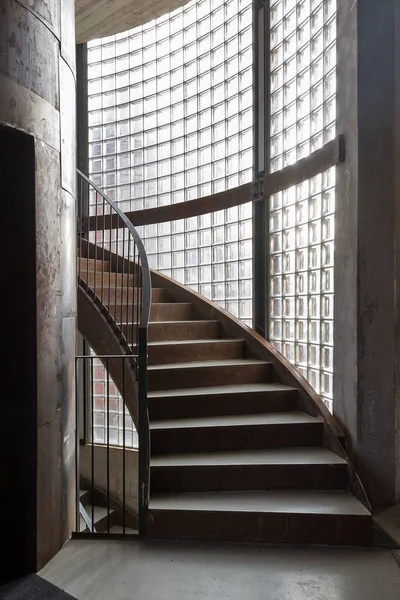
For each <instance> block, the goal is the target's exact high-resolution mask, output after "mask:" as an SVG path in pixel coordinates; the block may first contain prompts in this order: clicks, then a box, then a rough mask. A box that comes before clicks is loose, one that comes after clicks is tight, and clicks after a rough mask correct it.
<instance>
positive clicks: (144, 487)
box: [138, 327, 149, 535]
mask: <svg viewBox="0 0 400 600" xmlns="http://www.w3.org/2000/svg"><path fill="white" fill-rule="evenodd" d="M138 396H139V411H138V417H139V418H138V421H139V431H138V434H139V533H140V534H141V535H145V534H146V533H147V521H148V492H149V481H148V477H149V439H148V412H147V327H140V329H139V394H138Z"/></svg>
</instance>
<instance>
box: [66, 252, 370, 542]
mask: <svg viewBox="0 0 400 600" xmlns="http://www.w3.org/2000/svg"><path fill="white" fill-rule="evenodd" d="M103 256H104V251H103ZM107 256H114V257H115V255H112V253H108V252H107V253H106V259H107ZM107 260H108V259H107ZM114 262H115V261H114ZM121 262H122V259H121ZM102 264H103V263H101V262H99V261H97V266H96V269H100V272H99V273H97V274H95V273H91V274H90V277H91V278H92V279H91V280H90V281H97V283H98V286H100V289H99V290H98V291H97V292H96V294H97V295H98V296H99V297H100V298H102V299H103V301H104V298H105V296H106V294H107V293H108V294H109V289H110V288H109V286H110V282H109V281H108V280H107V282H106V283H104V279H102V273H101V269H102V268H103V267H102ZM107 273H108V274H109V264H108V263H107ZM111 277H112V276H111V275H110V274H109V278H111ZM119 277H120V275H119V274H117V273H115V276H114V278H113V280H112V282H111V283H112V285H113V286H115V288H116V290H117V291H118V278H119ZM90 281H88V282H87V283H88V284H89V285H90ZM100 282H103V283H102V284H100ZM101 285H103V288H101ZM152 285H153V292H152V305H151V316H150V323H149V327H148V342H149V344H148V363H149V366H148V390H149V392H148V410H149V418H150V438H151V462H150V498H149V512H148V535H149V536H151V537H158V538H186V539H208V540H234V541H257V542H287V543H321V544H369V543H370V540H371V528H372V520H371V514H370V507H369V504H368V500H367V498H366V496H365V493H364V490H363V488H362V486H361V484H360V482H359V480H358V478H357V476H356V474H355V473H354V470H353V468H352V466H351V464H350V463H349V460H348V458H347V456H346V453H345V451H344V449H343V435H342V432H341V430H340V428H339V427H338V425H337V423H336V421H335V420H334V418H333V417H332V416H331V415H330V413H329V412H328V411H327V409H326V408H325V406H324V404H323V403H322V401H321V400H320V399H319V398H318V397H317V396H316V394H315V392H314V391H313V390H312V389H311V388H310V386H309V385H308V384H307V382H306V381H305V380H304V379H303V378H302V377H301V376H300V375H299V374H298V373H297V372H296V371H295V370H294V369H293V368H292V367H291V365H290V364H289V363H288V362H287V361H286V360H285V359H284V358H283V357H282V356H281V355H279V353H277V352H276V351H275V350H274V348H273V347H272V345H270V344H269V343H268V342H267V341H265V340H264V339H262V338H261V337H260V336H258V335H257V334H256V333H255V332H253V331H252V330H250V329H249V328H247V327H245V326H244V325H242V324H241V323H240V322H239V321H237V320H236V319H235V318H234V317H232V316H231V315H229V314H228V313H226V312H225V311H223V310H221V309H220V308H219V307H217V306H216V305H214V304H213V303H212V302H210V301H208V300H206V299H205V298H202V297H201V296H199V295H198V294H196V293H194V292H192V291H191V290H189V289H188V288H186V287H184V286H181V285H179V284H178V283H176V282H174V281H172V280H170V279H169V278H167V277H164V276H162V275H161V274H159V273H156V272H153V273H152ZM131 303H132V306H133V305H134V303H135V298H134V294H133V295H132V298H131ZM78 310H79V305H78ZM111 312H112V311H111ZM131 313H132V311H131V310H128V311H126V313H125V314H124V311H120V312H116V313H114V315H111V316H114V317H115V318H116V319H117V320H118V325H119V327H118V328H116V330H115V331H114V335H117V333H116V332H117V331H118V330H119V331H120V333H121V332H123V334H124V336H122V337H125V338H126V339H127V341H128V342H130V341H131V334H132V329H131V327H130V323H127V322H126V321H127V320H128V319H127V318H126V314H131ZM88 341H89V343H91V340H88ZM125 343H126V340H125ZM122 345H123V344H122ZM132 417H133V419H134V421H135V422H136V415H135V414H132Z"/></svg>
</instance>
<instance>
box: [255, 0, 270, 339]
mask: <svg viewBox="0 0 400 600" xmlns="http://www.w3.org/2000/svg"><path fill="white" fill-rule="evenodd" d="M268 45H269V2H265V0H258V1H256V2H254V10H253V65H254V67H253V77H254V106H253V118H254V121H253V132H254V156H253V164H254V167H253V178H254V183H255V201H254V203H253V327H254V329H255V330H256V331H257V333H259V334H260V335H262V336H263V337H268V335H269V332H268V327H269V319H268V313H269V310H268V308H267V307H268V305H269V201H268V200H266V199H265V198H264V197H263V194H262V193H261V194H260V191H261V192H262V190H260V186H259V183H260V181H261V180H262V178H263V177H264V176H265V174H266V172H267V171H268V154H269V152H268V129H269V94H268V89H267V88H268V85H267V82H268V81H269V75H268V74H269V62H268V61H269V54H268ZM255 119H257V125H255Z"/></svg>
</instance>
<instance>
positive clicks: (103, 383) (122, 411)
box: [88, 351, 138, 448]
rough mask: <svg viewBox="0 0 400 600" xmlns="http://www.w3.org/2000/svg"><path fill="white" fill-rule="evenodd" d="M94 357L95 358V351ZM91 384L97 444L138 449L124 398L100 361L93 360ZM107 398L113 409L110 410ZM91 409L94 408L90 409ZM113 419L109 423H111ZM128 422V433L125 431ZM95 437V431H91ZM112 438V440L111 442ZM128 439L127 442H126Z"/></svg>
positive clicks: (95, 440) (136, 437) (134, 430)
mask: <svg viewBox="0 0 400 600" xmlns="http://www.w3.org/2000/svg"><path fill="white" fill-rule="evenodd" d="M91 355H92V356H94V353H93V351H91ZM91 381H92V385H93V440H94V443H95V444H106V443H107V441H108V443H109V444H110V445H113V446H123V445H124V444H125V446H126V447H127V448H137V447H138V434H137V432H136V428H135V426H134V424H133V421H132V418H131V416H130V414H129V411H128V409H127V408H126V407H125V408H124V403H123V400H122V396H120V394H119V393H118V390H117V387H116V385H115V384H114V382H113V381H112V379H111V378H110V377H107V371H106V370H105V368H104V367H103V365H102V363H101V361H100V360H99V359H98V358H94V359H93V363H92V373H91ZM107 397H108V398H109V406H108V411H107ZM88 408H89V410H91V407H88ZM108 419H109V420H108ZM124 419H125V431H124ZM89 434H90V436H91V432H89ZM107 436H108V439H107ZM124 438H125V439H124Z"/></svg>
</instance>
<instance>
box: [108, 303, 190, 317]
mask: <svg viewBox="0 0 400 600" xmlns="http://www.w3.org/2000/svg"><path fill="white" fill-rule="evenodd" d="M131 311H132V306H129V305H128V307H127V306H126V303H125V306H122V310H121V306H119V307H117V317H118V318H120V315H121V314H122V315H123V317H124V318H125V317H126V315H128V318H130V317H131V314H132V312H131ZM192 316H193V306H192V304H179V303H172V302H171V303H169V304H168V303H161V304H159V303H154V300H153V303H152V305H151V311H150V322H152V323H153V322H159V321H189V320H190V319H191V318H192Z"/></svg>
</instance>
